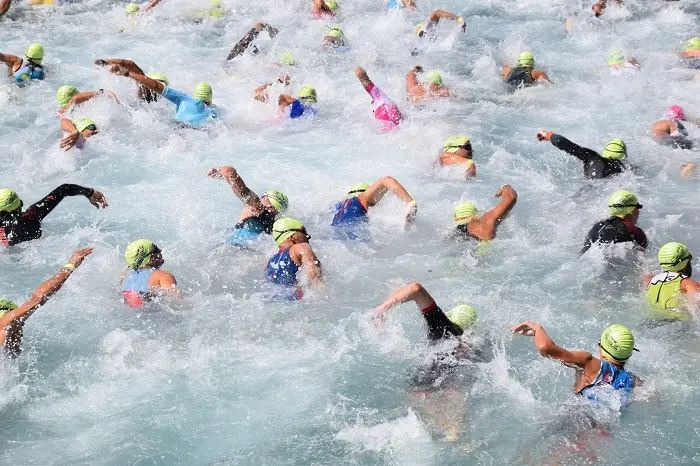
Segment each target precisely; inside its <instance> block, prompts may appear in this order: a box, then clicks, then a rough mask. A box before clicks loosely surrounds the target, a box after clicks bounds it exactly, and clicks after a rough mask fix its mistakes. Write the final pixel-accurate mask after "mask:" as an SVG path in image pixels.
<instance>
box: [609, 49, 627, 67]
mask: <svg viewBox="0 0 700 466" xmlns="http://www.w3.org/2000/svg"><path fill="white" fill-rule="evenodd" d="M624 62H625V56H624V55H623V54H622V52H620V51H615V52H613V53H611V54H610V56H609V57H608V66H615V65H622V64H623V63H624Z"/></svg>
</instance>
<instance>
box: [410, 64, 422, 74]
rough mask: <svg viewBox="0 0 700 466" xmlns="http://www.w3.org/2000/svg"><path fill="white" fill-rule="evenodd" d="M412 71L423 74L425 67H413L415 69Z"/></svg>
mask: <svg viewBox="0 0 700 466" xmlns="http://www.w3.org/2000/svg"><path fill="white" fill-rule="evenodd" d="M411 71H413V72H414V73H422V72H423V67H422V66H420V65H416V66H414V67H413V69H412V70H411Z"/></svg>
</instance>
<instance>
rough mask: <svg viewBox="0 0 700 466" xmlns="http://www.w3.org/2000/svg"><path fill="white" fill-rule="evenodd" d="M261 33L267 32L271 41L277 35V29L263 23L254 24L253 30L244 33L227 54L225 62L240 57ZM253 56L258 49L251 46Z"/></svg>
mask: <svg viewBox="0 0 700 466" xmlns="http://www.w3.org/2000/svg"><path fill="white" fill-rule="evenodd" d="M262 31H267V34H268V35H269V36H270V39H273V38H274V37H275V36H276V35H277V34H278V33H279V29H276V28H273V27H272V26H270V25H269V24H265V23H256V24H255V25H254V26H253V28H252V29H251V30H250V31H248V32H247V33H246V35H244V36H243V38H242V39H241V40H239V41H238V43H237V44H236V45H234V46H233V48H232V49H231V51H230V52H229V53H228V56H227V57H226V61H229V60H232V59H234V58H236V57H237V56H239V55H242V54H243V52H245V50H246V49H247V48H248V47H249V46H250V44H252V43H253V41H254V40H255V39H256V38H257V37H258V34H260V32H262ZM251 51H252V53H253V54H256V53H258V48H257V47H256V46H255V45H253V48H252V49H251Z"/></svg>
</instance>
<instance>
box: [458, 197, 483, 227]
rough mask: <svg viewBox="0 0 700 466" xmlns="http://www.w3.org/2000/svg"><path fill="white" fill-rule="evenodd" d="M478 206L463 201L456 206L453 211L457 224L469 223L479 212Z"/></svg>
mask: <svg viewBox="0 0 700 466" xmlns="http://www.w3.org/2000/svg"><path fill="white" fill-rule="evenodd" d="M478 213H479V211H478V210H477V208H476V206H475V205H474V204H472V203H471V202H462V203H461V204H460V205H458V206H457V207H455V208H454V211H453V212H452V214H453V216H454V220H455V223H456V224H457V225H467V224H468V223H469V222H470V221H471V219H472V217H474V216H475V215H476V214H478Z"/></svg>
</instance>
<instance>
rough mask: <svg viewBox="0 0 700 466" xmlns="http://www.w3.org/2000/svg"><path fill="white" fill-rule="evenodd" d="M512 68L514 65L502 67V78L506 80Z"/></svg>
mask: <svg viewBox="0 0 700 466" xmlns="http://www.w3.org/2000/svg"><path fill="white" fill-rule="evenodd" d="M512 69H513V67H512V66H510V65H503V67H502V68H501V79H503V80H504V81H505V80H506V78H507V77H508V75H509V74H510V72H511V70H512Z"/></svg>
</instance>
